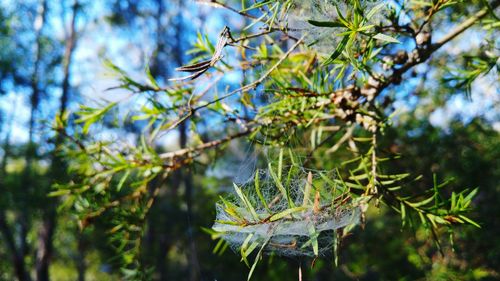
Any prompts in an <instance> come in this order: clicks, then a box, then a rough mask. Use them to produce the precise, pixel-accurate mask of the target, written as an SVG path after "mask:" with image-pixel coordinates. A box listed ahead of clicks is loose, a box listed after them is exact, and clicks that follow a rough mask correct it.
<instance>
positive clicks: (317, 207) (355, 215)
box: [212, 165, 360, 259]
mask: <svg viewBox="0 0 500 281" xmlns="http://www.w3.org/2000/svg"><path fill="white" fill-rule="evenodd" d="M339 182H341V181H339V180H337V179H335V177H334V176H333V173H332V172H327V171H306V170H304V169H301V168H298V167H295V166H291V167H290V168H288V169H284V170H283V173H282V172H280V170H278V171H274V170H273V167H272V166H271V165H270V166H269V169H268V170H260V171H257V172H256V173H255V177H254V179H253V180H251V181H249V182H247V183H245V184H243V185H242V186H238V185H236V184H234V188H235V193H236V195H235V196H233V197H229V198H221V201H220V202H219V203H218V204H217V219H216V222H215V224H214V225H213V227H212V228H213V230H215V231H216V232H218V233H220V234H221V237H222V238H223V239H224V240H225V241H226V242H227V243H229V245H230V246H231V248H232V249H233V250H235V251H237V252H240V253H241V255H242V257H243V259H246V257H247V256H249V255H250V254H251V253H252V252H254V251H255V250H256V249H261V251H262V252H263V253H271V252H273V253H276V254H278V255H281V256H322V255H325V254H326V253H328V251H331V250H332V249H333V244H334V243H335V237H336V230H337V229H341V228H344V227H346V226H349V225H352V224H355V223H357V222H358V221H359V219H360V210H359V208H358V207H357V206H356V205H355V203H353V201H352V199H351V197H350V196H349V193H348V190H347V189H346V188H345V187H343V186H342V185H341V184H339Z"/></svg>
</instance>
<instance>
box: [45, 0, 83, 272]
mask: <svg viewBox="0 0 500 281" xmlns="http://www.w3.org/2000/svg"><path fill="white" fill-rule="evenodd" d="M78 8H79V4H78V1H75V2H74V3H73V5H72V16H71V24H70V30H69V33H67V34H69V35H68V36H67V38H66V46H65V51H64V57H63V82H62V94H61V99H60V105H59V117H60V118H62V116H64V114H65V112H66V109H67V103H68V98H69V94H70V84H69V81H70V78H71V71H70V67H71V63H72V58H73V52H74V49H75V46H76V30H75V23H76V18H77V15H78ZM63 22H64V20H63ZM59 129H64V128H59ZM62 142H63V139H62V136H61V134H57V136H56V140H55V151H54V152H53V155H52V167H51V173H52V180H54V181H57V180H60V179H61V175H63V174H64V170H65V165H64V161H63V159H61V158H60V157H59V156H58V154H57V153H58V150H59V149H60V146H61V144H62ZM51 201H53V202H52V204H49V205H48V206H47V209H46V210H45V215H44V218H43V222H42V226H41V228H40V231H39V234H38V249H37V254H36V277H37V280H38V281H49V280H50V275H49V267H50V260H51V256H52V252H53V237H54V232H55V227H56V222H57V212H56V208H55V206H56V205H57V202H56V201H57V199H51ZM79 273H80V271H79Z"/></svg>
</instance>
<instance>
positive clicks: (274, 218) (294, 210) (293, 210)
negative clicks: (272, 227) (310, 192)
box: [269, 206, 307, 221]
mask: <svg viewBox="0 0 500 281" xmlns="http://www.w3.org/2000/svg"><path fill="white" fill-rule="evenodd" d="M306 209H307V208H306V207H303V206H300V207H294V208H290V209H286V210H284V211H283V212H279V213H277V214H275V215H273V216H272V217H271V218H270V219H269V221H277V220H279V219H282V218H284V217H286V216H289V215H291V214H293V213H297V212H301V211H304V210H306Z"/></svg>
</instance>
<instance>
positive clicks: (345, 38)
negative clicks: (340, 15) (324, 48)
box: [323, 35, 349, 65]
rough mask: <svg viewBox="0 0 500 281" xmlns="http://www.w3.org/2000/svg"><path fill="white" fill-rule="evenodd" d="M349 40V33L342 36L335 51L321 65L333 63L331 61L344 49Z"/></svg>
mask: <svg viewBox="0 0 500 281" xmlns="http://www.w3.org/2000/svg"><path fill="white" fill-rule="evenodd" d="M348 41H349V35H345V36H344V38H342V41H340V44H339V45H338V46H337V48H336V49H335V51H334V52H333V53H332V54H331V55H330V57H329V58H328V59H327V60H326V61H325V62H324V63H323V65H328V64H331V63H333V61H334V60H335V59H336V58H338V57H339V56H340V54H342V52H343V51H344V49H345V47H346V46H347V42H348Z"/></svg>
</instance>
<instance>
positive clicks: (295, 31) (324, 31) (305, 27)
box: [287, 0, 388, 53]
mask: <svg viewBox="0 0 500 281" xmlns="http://www.w3.org/2000/svg"><path fill="white" fill-rule="evenodd" d="M351 2H352V1H349V0H296V1H294V3H293V5H292V7H291V9H290V10H289V13H288V16H287V26H288V29H289V33H290V35H292V36H294V37H296V38H301V37H302V36H303V35H305V42H306V43H307V44H308V45H309V46H311V47H312V48H314V49H315V50H317V51H318V52H320V53H330V52H332V51H333V50H334V49H335V47H336V46H337V45H338V44H339V43H340V41H341V40H342V36H337V35H336V34H339V33H341V32H344V31H346V29H345V28H341V27H335V28H331V27H319V26H314V25H312V24H310V23H309V22H308V21H309V20H314V21H320V22H331V21H335V20H337V19H338V18H339V14H338V12H339V11H340V13H341V14H342V15H343V16H345V15H346V14H347V13H349V12H350V11H351V10H352V9H353V5H352V4H350V3H351ZM381 2H383V1H375V0H371V1H370V0H360V4H361V5H362V7H363V8H364V10H365V11H370V10H372V9H373V8H375V7H376V6H377V5H380V3H381ZM382 4H384V3H382ZM385 5H388V4H387V3H385ZM337 8H338V9H337ZM386 9H387V8H386V7H384V8H381V10H380V12H378V13H376V14H375V15H373V16H372V17H371V18H370V19H369V23H370V24H376V23H378V22H380V21H381V20H382V19H383V15H384V10H386Z"/></svg>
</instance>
